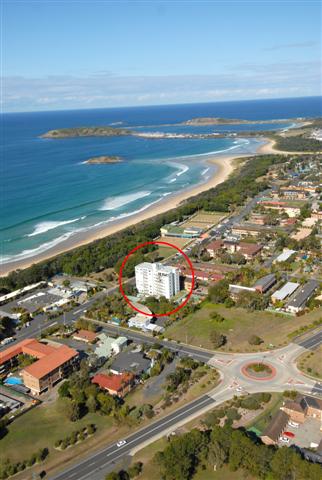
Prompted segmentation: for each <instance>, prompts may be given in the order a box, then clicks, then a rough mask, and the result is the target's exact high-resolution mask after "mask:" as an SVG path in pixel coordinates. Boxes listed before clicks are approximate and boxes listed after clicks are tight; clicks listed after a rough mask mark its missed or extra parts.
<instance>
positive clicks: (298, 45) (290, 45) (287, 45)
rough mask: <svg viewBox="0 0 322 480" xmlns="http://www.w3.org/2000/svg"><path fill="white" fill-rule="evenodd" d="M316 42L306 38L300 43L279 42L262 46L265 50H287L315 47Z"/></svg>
mask: <svg viewBox="0 0 322 480" xmlns="http://www.w3.org/2000/svg"><path fill="white" fill-rule="evenodd" d="M317 45H318V42H316V41H313V40H308V41H306V42H300V43H281V44H277V45H273V46H272V47H267V48H263V50H264V51H265V52H275V51H276V50H287V49H289V48H311V47H316V46H317Z"/></svg>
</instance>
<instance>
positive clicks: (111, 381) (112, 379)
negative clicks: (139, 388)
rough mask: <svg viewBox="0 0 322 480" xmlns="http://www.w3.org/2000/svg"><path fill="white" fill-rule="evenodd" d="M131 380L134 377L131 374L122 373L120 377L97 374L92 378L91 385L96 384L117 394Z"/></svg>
mask: <svg viewBox="0 0 322 480" xmlns="http://www.w3.org/2000/svg"><path fill="white" fill-rule="evenodd" d="M133 380H134V375H133V374H132V373H122V374H121V375H115V374H114V373H109V374H108V375H106V374H105V373H98V374H96V375H95V376H94V377H93V378H92V383H95V384H97V385H98V386H99V387H100V388H105V389H107V390H113V391H114V392H119V391H121V390H122V389H123V388H124V387H125V386H126V385H128V384H129V383H130V382H132V381H133Z"/></svg>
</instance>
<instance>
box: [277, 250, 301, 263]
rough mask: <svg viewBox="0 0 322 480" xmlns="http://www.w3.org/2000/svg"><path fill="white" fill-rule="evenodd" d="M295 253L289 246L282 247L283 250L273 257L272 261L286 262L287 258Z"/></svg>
mask: <svg viewBox="0 0 322 480" xmlns="http://www.w3.org/2000/svg"><path fill="white" fill-rule="evenodd" d="M295 253H296V251H295V250H290V249H289V248H284V250H283V252H282V253H281V254H280V255H278V257H276V258H275V260H274V262H273V263H280V262H286V261H287V260H289V259H290V258H291V257H292V256H293V255H294V254H295Z"/></svg>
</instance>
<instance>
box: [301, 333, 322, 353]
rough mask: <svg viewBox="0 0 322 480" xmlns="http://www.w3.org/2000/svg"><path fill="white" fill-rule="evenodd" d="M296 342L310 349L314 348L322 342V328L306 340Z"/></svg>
mask: <svg viewBox="0 0 322 480" xmlns="http://www.w3.org/2000/svg"><path fill="white" fill-rule="evenodd" d="M296 343H297V344H298V345H300V346H301V347H304V348H306V349H308V350H314V349H315V348H317V347H318V346H319V345H321V343H322V330H321V331H319V332H317V333H316V334H315V335H313V336H310V337H309V338H307V339H305V340H300V341H299V342H296Z"/></svg>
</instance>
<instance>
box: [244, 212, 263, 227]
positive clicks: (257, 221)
mask: <svg viewBox="0 0 322 480" xmlns="http://www.w3.org/2000/svg"><path fill="white" fill-rule="evenodd" d="M248 221H249V223H253V224H254V225H266V223H267V215H263V214H262V213H252V214H251V216H250V217H249V220H248Z"/></svg>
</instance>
